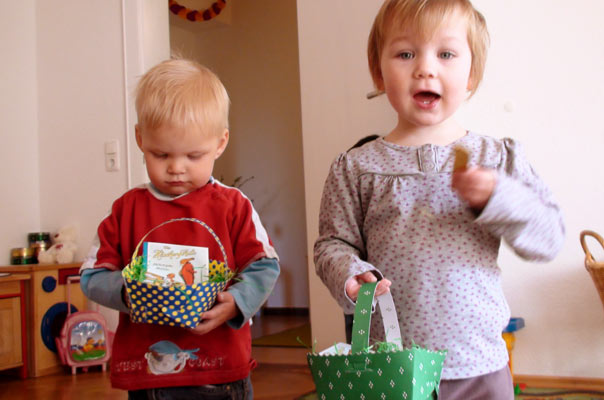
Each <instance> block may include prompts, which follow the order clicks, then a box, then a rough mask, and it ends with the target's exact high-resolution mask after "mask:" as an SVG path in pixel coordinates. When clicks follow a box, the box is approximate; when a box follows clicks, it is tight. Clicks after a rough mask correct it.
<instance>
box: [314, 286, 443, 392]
mask: <svg viewBox="0 0 604 400" xmlns="http://www.w3.org/2000/svg"><path fill="white" fill-rule="evenodd" d="M376 286H377V282H373V283H366V284H364V285H363V286H362V287H361V290H360V291H359V296H358V299H357V303H356V306H355V311H354V321H353V327H352V345H351V346H348V345H347V344H343V343H340V344H336V345H334V346H332V347H330V348H329V349H326V350H324V351H322V352H320V353H315V352H314V351H313V352H311V353H309V354H308V355H307V360H308V365H309V367H310V370H311V373H312V377H313V380H314V382H315V386H316V387H317V397H318V399H320V400H332V399H334V400H335V399H337V400H347V399H355V400H357V399H366V400H370V399H383V400H386V399H397V400H398V399H407V400H424V399H435V398H438V388H439V384H440V374H441V371H442V367H443V363H444V361H445V355H446V353H447V352H446V351H431V350H427V349H423V348H421V347H419V346H416V345H414V346H412V347H411V348H407V349H403V348H402V340H401V334H400V329H399V324H398V319H397V315H396V311H395V307H394V302H393V301H392V295H391V294H390V293H386V294H384V295H381V296H379V297H377V300H378V303H379V308H380V312H381V314H382V317H383V320H384V329H385V333H386V342H384V343H377V344H375V345H374V346H372V347H369V327H370V322H371V313H372V302H373V295H374V293H375V288H376ZM347 346H348V347H349V348H350V350H348V349H347V348H346V347H347Z"/></svg>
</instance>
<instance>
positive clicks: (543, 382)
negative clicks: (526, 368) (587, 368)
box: [514, 375, 604, 392]
mask: <svg viewBox="0 0 604 400" xmlns="http://www.w3.org/2000/svg"><path fill="white" fill-rule="evenodd" d="M514 383H525V384H526V385H527V386H529V387H535V388H544V389H545V388H547V389H572V390H595V391H598V392H604V379H599V378H574V377H568V376H541V375H514Z"/></svg>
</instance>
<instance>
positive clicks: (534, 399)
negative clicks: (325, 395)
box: [296, 388, 604, 400]
mask: <svg viewBox="0 0 604 400" xmlns="http://www.w3.org/2000/svg"><path fill="white" fill-rule="evenodd" d="M514 399H515V400H602V399H604V392H597V391H593V392H591V391H580V390H578V391H577V390H563V389H541V388H526V389H524V390H523V391H522V393H521V394H518V395H516V396H514ZM296 400H318V397H317V394H316V392H312V393H307V394H305V395H304V396H302V397H299V398H297V399H296Z"/></svg>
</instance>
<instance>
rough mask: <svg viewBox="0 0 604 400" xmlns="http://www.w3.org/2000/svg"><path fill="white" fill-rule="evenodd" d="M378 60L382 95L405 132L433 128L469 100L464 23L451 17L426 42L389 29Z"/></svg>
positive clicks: (469, 57) (412, 34)
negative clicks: (411, 128) (396, 114)
mask: <svg viewBox="0 0 604 400" xmlns="http://www.w3.org/2000/svg"><path fill="white" fill-rule="evenodd" d="M385 39H386V40H385V41H384V48H383V50H382V55H381V59H380V66H381V71H382V82H379V83H380V85H379V86H381V87H379V88H380V89H382V90H385V91H386V94H387V96H388V100H389V101H390V103H391V104H392V106H393V107H394V109H395V111H396V112H397V113H398V115H399V124H403V125H404V126H408V127H428V126H437V125H439V124H441V123H443V122H445V121H447V120H448V118H449V117H451V116H452V115H453V114H454V113H455V111H456V110H457V109H458V108H459V106H460V105H461V103H463V102H464V101H465V100H466V98H467V96H468V89H469V88H468V86H469V78H470V68H471V64H472V53H471V50H470V47H469V44H468V39H467V27H466V21H465V19H464V18H462V17H461V16H459V15H458V13H457V12H453V13H452V14H451V15H450V16H449V18H447V19H446V20H445V21H443V22H442V24H441V25H440V27H439V28H438V29H437V30H436V31H435V32H434V34H433V35H432V37H431V38H428V39H425V40H424V39H422V38H421V37H420V36H419V35H418V34H417V33H416V32H414V31H411V30H401V29H397V27H393V28H392V29H390V32H389V33H388V34H387V35H386V38H385Z"/></svg>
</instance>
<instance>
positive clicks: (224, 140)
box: [214, 129, 229, 159]
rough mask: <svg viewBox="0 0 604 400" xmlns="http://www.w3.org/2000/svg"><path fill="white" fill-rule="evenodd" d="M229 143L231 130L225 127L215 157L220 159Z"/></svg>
mask: <svg viewBox="0 0 604 400" xmlns="http://www.w3.org/2000/svg"><path fill="white" fill-rule="evenodd" d="M228 143H229V130H228V129H225V130H224V132H223V133H222V134H221V135H220V138H219V139H218V148H217V149H216V157H215V158H214V159H218V157H220V156H221V155H222V153H223V152H224V150H225V149H226V147H227V144H228Z"/></svg>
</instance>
